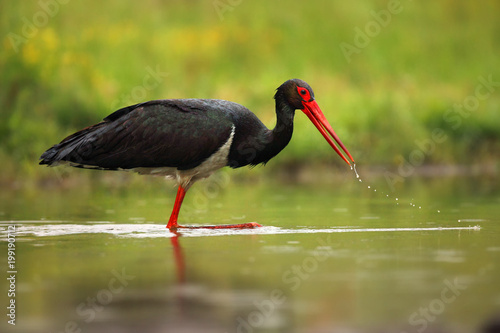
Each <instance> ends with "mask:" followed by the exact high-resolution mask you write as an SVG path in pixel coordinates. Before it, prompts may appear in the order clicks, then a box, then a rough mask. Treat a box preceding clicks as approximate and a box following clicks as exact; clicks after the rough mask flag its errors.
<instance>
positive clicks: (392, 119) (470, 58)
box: [0, 0, 500, 185]
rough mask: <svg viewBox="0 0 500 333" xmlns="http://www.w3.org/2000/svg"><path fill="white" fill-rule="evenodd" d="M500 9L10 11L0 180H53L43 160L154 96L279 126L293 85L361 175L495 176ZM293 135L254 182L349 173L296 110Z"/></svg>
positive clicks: (47, 2)
mask: <svg viewBox="0 0 500 333" xmlns="http://www.w3.org/2000/svg"><path fill="white" fill-rule="evenodd" d="M498 13H500V2H498V1H481V2H475V1H434V2H421V1H400V2H399V1H355V2H346V1H316V0H315V1H286V2H285V1H244V0H243V1H237V0H231V1H230V0H214V1H180V0H179V1H153V0H145V1H140V2H131V1H128V2H125V1H118V0H112V1H67V0H64V1H62V0H60V1H57V0H41V1H2V2H0V31H1V38H2V48H1V51H0V69H1V75H0V159H1V161H2V173H1V174H0V182H1V183H2V184H3V185H6V184H7V185H8V184H13V183H16V184H19V183H23V184H25V183H31V184H38V183H39V182H40V181H42V180H44V179H48V178H50V177H53V176H54V174H53V171H52V172H50V170H49V169H47V168H43V167H40V166H38V158H39V156H40V155H41V153H42V152H43V151H44V150H46V149H47V148H49V147H50V146H51V145H53V144H55V143H57V142H59V141H60V140H61V139H62V138H64V137H65V136H67V135H69V134H71V133H72V132H74V131H76V130H78V129H80V128H82V127H85V126H88V125H91V124H94V123H96V122H98V121H99V120H101V119H102V118H103V117H105V116H106V115H108V114H109V113H111V112H113V111H114V110H116V109H118V108H120V107H123V106H126V105H129V104H132V103H137V102H142V101H146V100H151V99H162V98H188V97H189V98H191V97H193V98H220V99H227V100H231V101H235V102H238V103H240V104H243V105H245V106H247V107H248V108H249V109H251V110H252V111H254V112H255V113H256V114H257V115H258V116H259V117H260V118H261V119H262V120H263V122H264V123H265V124H266V125H268V126H269V127H272V126H274V119H275V113H274V101H273V99H272V97H273V94H274V91H275V89H276V88H277V87H278V86H279V85H280V84H281V83H283V82H284V81H285V80H287V79H290V78H301V79H303V80H305V81H307V82H308V83H309V84H310V85H311V86H312V87H313V89H314V91H315V94H316V100H317V101H318V104H319V105H320V107H321V108H322V109H323V111H324V113H325V115H326V116H327V118H328V119H329V120H330V123H331V124H332V126H333V127H334V129H335V130H336V131H337V133H338V134H339V136H340V138H341V139H342V141H343V142H344V143H345V144H346V146H347V147H348V149H349V150H350V152H351V153H352V155H353V156H354V158H355V159H356V161H357V163H358V164H359V165H364V166H383V167H388V168H393V169H397V168H398V167H402V166H404V165H405V164H406V165H408V163H409V164H410V165H412V166H415V167H417V166H420V165H456V164H460V165H473V164H474V165H489V166H491V165H493V169H494V170H495V172H497V171H498V155H499V154H498V152H499V151H500V144H499V138H500V112H499V109H500V20H499V15H498ZM488 81H489V82H490V83H488V84H485V82H488ZM458 111H460V112H458ZM295 123H296V125H295V127H296V129H295V133H294V138H293V139H292V141H291V143H290V145H289V146H288V147H287V148H286V149H285V151H284V152H283V153H281V154H280V155H279V156H278V157H277V158H276V159H275V160H273V161H272V162H271V163H270V164H269V165H270V167H269V168H262V170H266V171H259V172H261V173H269V172H270V173H272V172H276V170H280V169H283V168H285V167H288V169H293V168H295V167H296V166H298V167H304V166H306V165H311V164H313V163H315V164H317V163H323V164H325V165H328V166H330V165H335V166H340V165H341V164H342V162H341V160H340V159H339V158H338V157H337V156H336V155H335V154H334V152H333V151H332V150H331V148H330V147H329V146H328V145H327V144H326V143H325V142H324V139H323V138H322V136H321V135H320V134H319V133H317V131H316V129H315V128H314V126H312V125H311V124H310V122H309V121H308V120H307V118H306V117H304V116H303V115H302V114H301V113H300V112H298V113H297V117H296V122H295ZM436 131H437V132H436ZM342 167H345V166H342ZM78 174H79V175H81V174H84V173H81V172H80V173H78ZM82 177H86V176H82Z"/></svg>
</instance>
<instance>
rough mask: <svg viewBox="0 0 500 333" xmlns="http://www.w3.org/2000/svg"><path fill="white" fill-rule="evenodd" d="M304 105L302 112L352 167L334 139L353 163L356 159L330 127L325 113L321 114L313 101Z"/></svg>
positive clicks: (303, 103)
mask: <svg viewBox="0 0 500 333" xmlns="http://www.w3.org/2000/svg"><path fill="white" fill-rule="evenodd" d="M302 105H304V108H303V109H302V112H304V113H305V114H306V115H307V117H309V119H310V120H311V121H312V123H313V124H314V126H316V128H317V129H318V130H319V131H320V132H321V134H322V135H323V136H324V137H325V139H326V141H328V143H329V144H330V146H332V148H333V149H334V150H335V151H336V152H337V154H339V156H340V157H342V159H343V160H344V161H346V163H347V164H349V165H351V163H349V161H348V160H347V158H346V157H345V156H344V155H343V154H342V152H341V151H340V149H339V148H338V147H337V146H336V145H335V143H334V142H333V140H332V138H333V139H334V140H335V141H336V142H337V144H338V145H339V146H340V147H341V148H342V150H344V151H345V153H346V154H347V156H349V158H350V159H351V161H352V163H354V159H353V158H352V156H351V154H350V153H349V151H348V150H347V148H346V147H345V146H344V144H343V143H342V141H340V139H339V137H338V136H337V134H336V133H335V131H334V130H333V128H332V126H330V124H329V123H328V120H326V118H325V115H324V114H323V112H321V109H320V108H319V106H318V103H316V101H314V100H312V101H309V102H302ZM327 132H328V133H329V134H330V135H331V137H332V138H330V136H328V133H327Z"/></svg>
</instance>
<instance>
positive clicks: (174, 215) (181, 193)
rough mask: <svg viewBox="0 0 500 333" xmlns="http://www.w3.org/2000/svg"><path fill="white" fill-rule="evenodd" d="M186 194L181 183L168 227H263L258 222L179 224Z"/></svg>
mask: <svg viewBox="0 0 500 333" xmlns="http://www.w3.org/2000/svg"><path fill="white" fill-rule="evenodd" d="M185 195H186V190H185V189H184V188H183V187H182V186H180V185H179V188H178V189H177V196H176V197H175V203H174V209H173V210H172V214H171V215H170V219H169V220H168V224H167V228H169V229H177V228H186V229H250V228H257V227H262V226H261V225H260V224H258V223H257V222H249V223H239V224H223V225H207V226H182V225H178V224H177V218H178V217H179V211H180V209H181V205H182V201H183V200H184V196H185Z"/></svg>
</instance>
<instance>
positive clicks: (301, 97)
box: [40, 79, 354, 230]
mask: <svg viewBox="0 0 500 333" xmlns="http://www.w3.org/2000/svg"><path fill="white" fill-rule="evenodd" d="M274 99H275V101H276V116H277V120H276V126H275V127H274V129H272V130H269V129H268V128H267V127H266V126H265V125H264V124H263V123H262V122H261V121H260V120H259V119H258V118H257V117H256V116H255V114H253V113H252V112H251V111H250V110H248V109H247V108H245V107H244V106H242V105H240V104H237V103H233V102H229V101H224V100H217V99H166V100H154V101H149V102H145V103H140V104H136V105H132V106H128V107H125V108H122V109H120V110H118V111H115V112H114V113H112V114H110V115H109V116H107V117H106V118H104V120H103V121H101V122H100V123H98V124H95V125H93V126H89V127H87V128H84V129H82V130H80V131H78V132H76V133H74V134H72V135H70V136H68V137H67V138H65V139H64V140H62V141H61V143H58V144H56V145H54V146H53V147H52V148H50V149H48V150H47V151H46V152H44V153H43V154H42V156H41V157H40V159H41V161H40V164H47V165H49V166H56V165H59V164H68V165H70V166H73V167H79V168H88V169H98V170H131V171H135V172H138V173H139V174H145V175H161V176H167V177H169V178H173V179H175V180H176V181H177V184H178V186H179V187H178V190H177V196H176V198H175V204H174V208H173V211H172V214H171V216H170V219H169V221H168V225H167V228H169V229H171V230H175V229H177V228H193V227H184V226H180V225H178V224H177V218H178V215H179V210H180V208H181V205H182V201H183V199H184V196H185V194H186V191H187V190H188V189H189V188H190V187H191V185H193V183H194V182H196V181H198V180H200V179H203V178H206V177H208V176H210V175H211V174H212V173H213V172H214V171H215V170H217V169H220V168H222V167H225V166H229V167H231V168H239V167H242V166H245V165H252V166H253V165H257V164H260V163H263V164H265V163H266V162H268V161H269V160H270V159H271V158H273V157H274V156H276V154H278V153H279V152H280V151H281V150H282V149H283V148H285V146H286V145H287V144H288V142H289V141H290V139H291V137H292V132H293V118H294V116H295V110H297V109H300V110H302V111H303V112H304V113H305V114H306V115H307V117H308V118H309V119H310V120H311V122H312V123H313V124H314V125H315V126H316V128H317V129H318V130H319V131H320V132H321V134H322V135H323V136H324V137H325V139H326V141H328V143H329V144H330V146H332V148H333V149H334V150H335V151H336V152H337V154H339V155H340V157H342V159H343V160H344V161H345V162H347V164H349V165H350V162H349V160H348V159H347V158H346V157H345V156H344V155H343V154H342V152H341V151H340V150H339V148H337V146H336V145H335V143H334V142H333V140H332V138H333V139H334V140H335V141H336V142H337V143H338V145H339V146H340V147H341V148H342V149H343V150H344V152H345V153H346V154H347V156H348V157H349V159H350V160H351V161H352V162H353V163H354V160H353V158H352V156H351V154H350V153H349V151H348V150H347V148H346V147H345V146H344V144H343V143H342V141H340V139H339V137H338V136H337V134H336V133H335V132H334V131H333V129H332V127H331V126H330V124H329V123H328V121H327V120H326V118H325V116H324V115H323V113H322V112H321V109H320V108H319V106H318V104H317V103H316V101H315V100H314V93H313V91H312V89H311V87H310V86H309V85H308V84H307V83H306V82H304V81H302V80H299V79H293V80H288V81H286V82H285V83H283V84H282V85H281V86H280V87H279V88H278V89H277V91H276V94H275V95H274ZM254 227H260V224H258V223H255V222H251V223H243V224H233V225H219V226H204V227H201V228H254Z"/></svg>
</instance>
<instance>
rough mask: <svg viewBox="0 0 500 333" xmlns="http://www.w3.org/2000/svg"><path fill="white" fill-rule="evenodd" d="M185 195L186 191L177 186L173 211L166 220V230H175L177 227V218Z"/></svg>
mask: <svg viewBox="0 0 500 333" xmlns="http://www.w3.org/2000/svg"><path fill="white" fill-rule="evenodd" d="M185 195H186V190H185V189H184V188H183V187H182V186H180V185H179V188H178V189H177V196H176V197H175V203H174V209H173V210H172V214H171V215H170V219H169V220H168V224H167V228H169V229H176V228H178V227H179V226H178V225H177V218H178V217H179V210H181V205H182V200H184V196H185Z"/></svg>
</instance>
